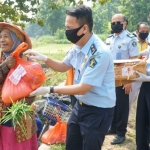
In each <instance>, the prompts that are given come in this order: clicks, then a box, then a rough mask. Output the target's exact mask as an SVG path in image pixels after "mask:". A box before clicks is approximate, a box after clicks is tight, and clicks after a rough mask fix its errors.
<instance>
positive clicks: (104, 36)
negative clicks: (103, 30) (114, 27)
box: [98, 34, 108, 42]
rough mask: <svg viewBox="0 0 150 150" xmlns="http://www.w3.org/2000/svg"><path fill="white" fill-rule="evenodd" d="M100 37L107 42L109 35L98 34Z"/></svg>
mask: <svg viewBox="0 0 150 150" xmlns="http://www.w3.org/2000/svg"><path fill="white" fill-rule="evenodd" d="M98 37H99V38H100V39H101V40H102V41H103V42H105V41H106V39H107V37H108V34H98Z"/></svg>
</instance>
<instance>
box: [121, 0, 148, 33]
mask: <svg viewBox="0 0 150 150" xmlns="http://www.w3.org/2000/svg"><path fill="white" fill-rule="evenodd" d="M121 4H122V6H123V7H121V12H122V13H123V14H125V15H126V16H127V18H128V20H129V30H130V31H135V30H136V27H137V24H138V22H143V21H144V22H148V21H150V20H149V15H150V1H149V0H138V1H137V0H132V1H130V0H121Z"/></svg>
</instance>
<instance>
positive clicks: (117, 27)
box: [111, 24, 123, 33]
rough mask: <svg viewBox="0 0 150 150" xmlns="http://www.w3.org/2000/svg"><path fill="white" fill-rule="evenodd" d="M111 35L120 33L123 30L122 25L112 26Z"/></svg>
mask: <svg viewBox="0 0 150 150" xmlns="http://www.w3.org/2000/svg"><path fill="white" fill-rule="evenodd" d="M111 29H112V31H113V33H120V32H121V31H122V30H123V24H114V25H111Z"/></svg>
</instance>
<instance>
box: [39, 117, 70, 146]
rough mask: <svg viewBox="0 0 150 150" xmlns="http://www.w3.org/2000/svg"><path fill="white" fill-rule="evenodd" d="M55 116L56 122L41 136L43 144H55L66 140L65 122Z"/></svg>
mask: <svg viewBox="0 0 150 150" xmlns="http://www.w3.org/2000/svg"><path fill="white" fill-rule="evenodd" d="M56 118H57V121H58V122H57V123H56V124H55V125H54V127H53V128H50V129H49V130H47V131H46V132H45V133H44V134H43V135H42V137H41V141H42V142H43V143H45V144H56V143H62V142H65V141H66V130H67V124H66V122H63V121H60V119H59V117H58V116H56Z"/></svg>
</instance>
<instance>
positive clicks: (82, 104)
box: [78, 100, 91, 107]
mask: <svg viewBox="0 0 150 150" xmlns="http://www.w3.org/2000/svg"><path fill="white" fill-rule="evenodd" d="M78 102H79V105H81V106H86V107H90V106H91V105H87V104H85V103H83V102H81V101H80V100H78Z"/></svg>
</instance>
